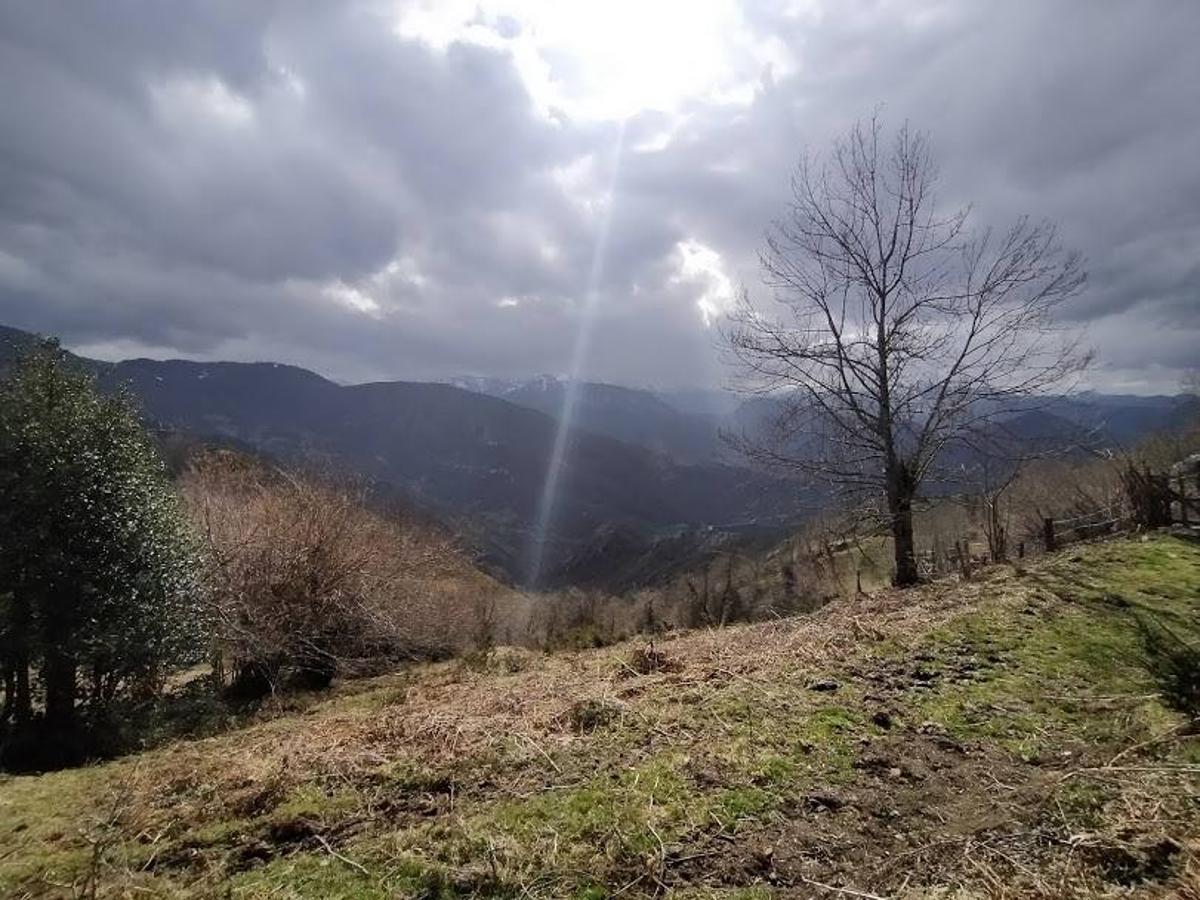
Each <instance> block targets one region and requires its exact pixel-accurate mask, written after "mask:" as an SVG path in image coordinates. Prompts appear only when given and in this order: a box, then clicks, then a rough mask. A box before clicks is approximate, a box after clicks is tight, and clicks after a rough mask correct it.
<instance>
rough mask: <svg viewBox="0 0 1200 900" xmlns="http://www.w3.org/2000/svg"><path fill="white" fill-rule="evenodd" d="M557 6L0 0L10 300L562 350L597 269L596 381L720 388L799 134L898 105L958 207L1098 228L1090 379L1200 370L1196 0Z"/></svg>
mask: <svg viewBox="0 0 1200 900" xmlns="http://www.w3.org/2000/svg"><path fill="white" fill-rule="evenodd" d="M560 7H561V4H553V3H539V2H534V0H488V2H487V3H483V4H475V3H469V4H466V5H462V6H461V8H460V7H459V6H455V5H453V4H424V5H422V4H416V5H413V4H408V5H400V6H397V5H395V4H392V3H384V2H369V0H363V2H353V3H345V4H320V3H309V2H301V3H296V4H283V3H261V4H259V3H255V4H245V3H240V2H234V0H229V2H199V0H190V2H185V0H180V2H178V3H173V4H170V6H169V8H168V7H167V6H164V5H163V4H160V3H155V2H151V0H123V2H119V3H100V2H83V3H77V4H71V5H69V6H64V5H58V4H6V5H5V6H4V7H3V8H2V9H0V79H2V80H3V83H4V84H5V86H6V91H5V92H6V100H5V103H4V104H3V105H0V321H2V322H4V323H6V324H12V325H16V326H18V327H26V328H31V329H34V330H39V331H46V332H56V333H59V334H61V335H62V336H63V338H64V339H65V341H66V342H67V343H68V345H79V346H85V347H88V348H91V349H93V350H94V351H96V352H107V353H109V354H110V355H125V354H128V353H135V352H146V353H153V354H156V355H187V356H193V357H202V358H213V357H223V358H239V359H263V358H269V359H279V360H282V361H287V362H294V363H298V364H302V365H307V366H309V367H312V368H315V369H317V370H319V371H323V372H326V373H328V374H330V375H332V376H334V377H338V378H341V379H346V380H358V379H367V378H384V377H387V378H404V377H407V378H437V377H445V376H447V375H450V374H456V373H463V372H475V373H481V374H494V375H514V376H515V375H528V374H534V373H536V372H540V371H551V372H556V371H564V370H566V369H567V367H568V366H569V365H570V358H569V357H570V352H571V347H572V346H573V344H574V338H575V334H576V332H577V331H578V329H579V328H580V327H581V324H582V323H581V318H582V317H583V316H584V315H586V310H587V308H588V304H587V303H586V298H587V297H588V295H589V291H590V290H591V288H592V287H593V284H592V282H593V281H594V282H595V285H594V286H595V288H596V291H597V294H596V297H597V302H596V304H595V311H594V315H595V323H594V332H593V335H592V339H591V341H590V344H589V347H590V352H589V359H588V362H587V373H588V374H590V375H591V376H592V377H597V378H604V379H608V380H614V381H620V382H625V383H649V384H660V385H664V386H669V385H688V384H697V383H706V384H708V383H716V382H720V381H722V380H723V378H724V375H723V372H722V370H721V367H720V362H719V358H718V357H719V354H718V353H717V348H716V347H715V346H714V340H713V332H712V329H711V327H710V326H711V322H712V320H713V318H714V316H715V315H716V314H717V313H718V312H719V311H720V308H721V306H722V304H723V302H724V300H723V299H722V298H723V297H724V296H725V295H726V294H727V293H728V292H729V291H730V290H731V289H732V288H734V287H735V286H736V285H737V284H738V283H739V282H746V283H747V284H748V285H750V286H751V287H754V286H755V284H756V283H757V280H758V275H757V268H756V257H755V253H756V249H757V247H758V245H759V243H760V241H761V236H762V233H763V230H764V228H765V226H766V225H767V223H768V222H769V221H770V220H771V219H772V218H773V217H774V216H776V215H778V214H779V212H780V211H781V209H782V206H783V203H784V202H785V200H786V194H787V179H788V174H789V171H790V169H791V167H792V166H793V165H794V163H795V161H796V159H797V157H798V154H799V153H800V151H801V150H802V149H803V148H804V147H806V146H807V147H811V148H813V149H816V150H820V149H822V148H823V147H825V146H827V144H828V142H829V141H830V139H831V138H832V137H833V136H834V135H835V134H837V133H838V132H840V131H841V130H843V129H844V128H845V127H846V125H847V124H849V123H850V122H851V121H852V120H854V119H855V118H858V117H861V116H862V115H865V114H869V113H870V112H871V111H872V110H873V109H875V108H877V107H879V106H880V104H882V109H883V111H884V115H885V117H886V118H887V120H888V121H890V122H898V121H900V120H902V119H906V118H907V119H909V120H911V121H912V123H913V124H914V125H916V126H917V127H920V128H922V129H926V130H928V131H929V132H931V135H932V138H933V141H934V145H935V148H936V149H937V151H938V155H939V158H940V160H941V164H942V174H943V179H942V185H941V187H942V190H941V196H942V198H943V200H944V201H945V202H946V203H947V204H957V203H961V202H967V201H971V202H973V203H974V206H975V209H976V213H977V217H978V219H979V221H980V222H981V223H983V222H994V223H996V224H1000V225H1002V224H1004V223H1005V222H1007V221H1009V220H1010V219H1011V218H1012V217H1013V216H1016V215H1019V214H1022V213H1031V214H1033V215H1035V216H1041V215H1045V216H1049V217H1050V218H1052V219H1054V220H1056V221H1057V222H1058V224H1059V226H1060V232H1061V235H1062V237H1063V240H1064V241H1065V242H1066V243H1068V244H1069V245H1071V246H1074V247H1078V248H1079V249H1081V250H1082V251H1083V252H1084V253H1085V254H1086V256H1087V257H1088V260H1089V268H1090V271H1091V281H1090V285H1089V288H1088V290H1087V292H1086V293H1085V294H1083V295H1081V296H1080V297H1078V298H1077V299H1076V300H1075V301H1073V303H1072V305H1071V307H1070V308H1069V310H1068V311H1067V313H1068V315H1069V317H1070V319H1071V320H1072V321H1073V322H1075V323H1078V324H1079V325H1080V326H1086V327H1087V328H1088V331H1089V338H1090V340H1091V341H1092V342H1093V343H1094V344H1095V345H1096V346H1097V349H1098V350H1099V353H1100V365H1099V367H1098V368H1097V370H1096V371H1095V373H1094V376H1093V377H1094V379H1095V383H1096V384H1097V385H1098V386H1101V387H1105V386H1126V387H1128V386H1130V385H1135V386H1136V387H1137V389H1139V390H1164V389H1172V388H1173V386H1174V384H1176V383H1177V382H1178V379H1179V377H1180V374H1181V373H1182V371H1183V370H1184V369H1185V368H1187V367H1189V366H1192V367H1194V366H1195V365H1196V364H1197V359H1196V354H1195V351H1194V349H1193V348H1194V347H1196V346H1200V264H1198V263H1197V259H1196V254H1195V248H1196V247H1197V246H1200V169H1197V167H1196V166H1195V163H1194V160H1195V159H1196V158H1200V120H1197V118H1196V117H1195V116H1194V115H1193V112H1192V105H1193V100H1192V96H1191V95H1192V93H1193V91H1194V86H1195V84H1197V83H1200V51H1198V50H1197V49H1196V48H1195V46H1194V41H1193V40H1192V35H1194V34H1195V33H1196V32H1197V29H1198V28H1200V7H1197V6H1196V5H1195V4H1194V3H1189V2H1184V0H1179V2H1165V3H1163V4H1161V5H1159V6H1156V7H1155V10H1154V14H1153V15H1150V14H1148V13H1147V12H1146V11H1145V10H1144V9H1140V8H1137V7H1135V6H1133V5H1126V4H1109V3H1095V2H1073V3H1065V4H1044V3H1036V2H1032V0H1028V2H1016V3H1008V4H976V3H971V2H966V0H962V2H950V0H927V2H923V3H913V2H900V0H880V2H876V3H872V4H869V5H854V4H842V3H834V2H832V0H830V2H811V3H796V2H786V3H785V2H782V0H780V2H774V0H747V2H745V3H742V4H735V3H733V2H726V0H714V2H713V3H711V4H701V5H700V6H697V5H695V4H688V5H687V8H686V9H683V8H679V9H675V8H674V7H672V6H670V5H669V4H666V5H662V6H661V8H660V7H658V6H656V7H655V9H656V10H657V12H656V13H655V14H654V15H653V16H650V17H649V18H647V16H648V15H649V13H648V12H646V11H645V9H644V7H645V4H615V5H612V6H611V9H609V10H608V12H606V13H603V14H601V13H597V14H596V16H594V17H593V18H594V19H595V21H591V22H590V24H588V23H584V24H586V25H587V27H586V28H581V27H579V26H578V24H577V23H573V20H570V19H566V18H564V17H563V16H562V15H560V14H559V13H557V12H555V10H556V9H559V8H560ZM607 8H608V5H606V9H607ZM643 13H644V14H643ZM689 65H690V66H691V68H687V66H689ZM681 66H683V67H684V68H682V69H681V68H680V67H681ZM614 73H616V74H614ZM617 75H620V76H621V77H619V78H618V77H617ZM619 117H620V119H619ZM618 146H620V147H621V148H622V150H621V152H620V155H619V158H616V156H615V151H616V148H617V147H618ZM610 187H611V188H612V192H611V196H610ZM606 229H607V240H606V242H605V244H604V255H603V259H602V260H600V262H599V264H598V265H597V264H596V261H595V259H594V256H595V249H596V247H597V244H598V242H599V241H600V238H601V235H602V234H603V233H605V230H606ZM1151 348H1152V353H1151V352H1150V351H1151ZM1150 355H1153V357H1154V363H1155V364H1154V366H1153V367H1151V366H1150V365H1149V364H1148V362H1147V360H1146V357H1147V356H1150Z"/></svg>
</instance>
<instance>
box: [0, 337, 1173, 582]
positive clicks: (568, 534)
mask: <svg viewBox="0 0 1200 900" xmlns="http://www.w3.org/2000/svg"><path fill="white" fill-rule="evenodd" d="M34 340H35V337H34V336H33V335H31V334H29V333H27V332H23V331H18V330H16V329H10V328H4V327H2V326H0V369H3V368H4V367H5V366H6V365H9V364H11V362H12V360H13V359H14V358H15V356H16V355H17V354H18V353H19V352H21V351H22V350H23V349H24V348H26V347H28V346H30V345H31V344H32V343H33V341H34ZM77 359H78V358H77ZM78 362H79V364H80V365H83V366H86V367H87V368H89V369H90V370H91V371H93V372H94V373H95V374H96V377H97V379H98V381H99V383H100V385H101V386H102V387H104V388H106V389H115V388H117V387H118V386H125V387H127V388H128V389H129V390H130V391H131V392H132V393H133V394H134V396H135V397H136V398H137V400H138V402H139V403H140V404H141V406H142V408H143V410H144V414H145V416H146V418H147V420H148V422H150V423H151V424H152V425H154V426H155V427H157V428H159V429H165V430H169V431H174V432H184V433H186V434H189V435H193V436H196V437H199V438H203V439H206V440H214V441H223V442H229V443H233V444H236V445H238V446H242V447H246V448H249V449H252V450H254V451H256V452H258V453H262V454H266V455H269V456H271V457H274V458H276V459H279V460H280V461H283V462H286V463H290V464H298V465H303V466H306V467H309V468H316V469H321V470H326V471H332V472H339V473H354V474H356V475H361V476H365V477H367V478H368V479H370V480H371V481H372V482H374V483H375V484H377V485H379V486H380V487H381V488H382V489H384V490H386V491H388V492H390V493H396V494H401V495H403V496H404V497H405V498H407V500H408V501H409V502H410V503H413V504H415V505H417V506H418V507H420V508H421V509H423V510H425V511H428V512H431V513H433V514H435V515H436V516H438V517H439V518H441V519H443V520H445V521H447V522H448V523H450V524H452V525H453V526H454V527H455V528H456V530H458V531H459V533H461V534H464V535H465V536H466V537H467V539H468V540H469V541H470V542H471V543H472V544H473V545H474V546H475V547H476V548H477V550H478V552H479V554H480V557H481V561H483V562H485V563H490V564H491V567H492V568H493V570H494V571H497V570H498V571H499V572H501V573H503V574H506V575H507V576H508V577H509V578H511V579H512V580H514V581H521V580H523V579H524V578H525V577H526V575H527V573H528V572H529V570H530V564H531V554H532V551H533V548H534V546H535V541H537V539H538V538H537V535H535V533H534V532H535V528H536V524H537V522H538V520H539V504H540V502H541V500H542V495H543V492H544V487H545V484H546V479H547V471H548V467H549V463H550V459H551V455H552V452H553V447H554V444H555V439H556V435H557V432H558V428H559V423H558V416H559V415H560V413H561V411H562V409H563V405H564V400H565V399H566V397H567V394H568V391H569V390H572V388H571V387H570V386H569V384H568V383H567V382H566V381H565V380H564V379H560V378H554V377H550V376H542V377H539V378H535V379H530V380H525V381H505V380H501V379H494V378H461V379H455V380H454V381H453V383H428V382H410V381H389V382H377V383H371V384H355V385H341V384H337V383H335V382H333V381H330V380H329V379H326V378H324V377H322V376H320V375H317V374H316V373H314V372H311V371H308V370H306V369H303V368H298V367H295V366H288V365H282V364H277V363H231V362H190V361H184V360H150V359H132V360H126V361H123V362H116V363H108V362H99V361H95V360H86V359H78ZM573 390H574V402H573V410H574V414H573V416H572V423H571V428H570V430H569V432H568V435H567V440H566V444H565V448H564V450H565V452H564V453H563V465H562V469H561V476H560V478H559V481H558V489H557V492H556V496H555V498H554V502H553V506H552V512H551V515H550V517H549V522H548V524H549V527H548V529H547V535H546V540H545V543H544V548H545V549H544V553H545V561H544V564H543V565H542V567H541V568H542V570H543V571H544V572H546V573H548V577H547V578H546V579H545V581H544V583H549V584H554V583H561V582H563V581H565V580H568V579H569V580H571V581H573V582H580V581H583V582H591V583H613V581H614V579H615V580H616V581H618V582H621V583H625V582H627V581H629V580H630V579H631V578H634V577H635V575H636V574H637V573H645V572H649V571H650V570H651V569H654V568H655V567H653V566H648V565H647V563H646V560H647V559H648V558H650V557H649V556H648V553H649V552H650V551H651V550H653V549H654V548H655V547H669V548H670V551H671V553H670V555H671V556H672V557H673V558H679V559H686V558H690V556H691V555H692V554H693V553H694V552H699V550H700V548H703V547H705V546H712V545H713V544H714V543H719V542H720V541H721V540H722V539H723V537H722V536H730V535H740V536H746V535H763V534H770V533H772V532H781V531H783V530H786V529H787V528H788V527H789V526H791V525H794V524H795V523H796V522H797V521H799V519H800V518H802V517H803V515H804V514H805V513H806V511H807V512H811V503H812V501H813V495H812V494H811V493H808V492H805V491H803V490H801V488H800V487H799V486H797V485H796V484H795V483H794V482H791V481H788V480H785V479H783V478H780V477H775V476H773V475H770V474H766V473H763V472H761V471H756V470H754V469H751V468H749V467H747V466H746V465H745V464H744V463H743V462H742V461H741V460H739V459H738V458H737V457H736V456H734V455H733V454H732V453H731V452H730V451H729V449H728V448H727V446H726V444H725V442H724V441H723V440H722V437H721V434H722V432H723V431H740V430H742V429H743V428H746V427H753V423H754V422H755V421H756V420H757V419H759V418H760V417H761V416H764V415H768V414H769V412H770V410H769V408H767V407H769V406H770V403H771V401H770V400H769V399H768V400H765V399H763V398H757V399H754V400H749V401H744V402H743V401H742V400H741V398H737V397H736V396H735V395H730V394H728V393H725V392H720V391H703V390H695V391H688V392H676V393H674V394H671V393H661V392H656V391H651V390H644V389H637V388H629V387H621V386H617V385H611V384H595V383H582V384H579V385H577V386H575V387H574V389H573ZM1196 406H1197V401H1196V398H1183V397H1135V396H1123V395H1104V394H1078V395H1073V396H1071V397H1056V398H1050V399H1049V400H1047V401H1043V402H1042V403H1039V404H1038V407H1039V408H1038V409H1036V410H1030V411H1029V412H1028V413H1025V414H1023V415H1022V416H1021V417H1018V418H1015V419H1013V420H1011V421H1010V422H1009V423H1008V427H1009V428H1010V429H1012V430H1014V431H1017V432H1028V434H1029V435H1030V436H1032V437H1036V438H1038V439H1041V438H1042V437H1044V436H1045V435H1048V434H1054V433H1056V432H1059V433H1064V434H1066V433H1071V434H1083V433H1086V434H1088V435H1089V442H1091V443H1093V444H1095V445H1103V446H1112V445H1128V444H1130V443H1132V442H1134V441H1136V440H1137V439H1138V438H1139V437H1141V436H1144V435H1145V434H1147V433H1149V432H1153V431H1155V430H1159V429H1162V428H1168V427H1173V426H1175V425H1178V424H1181V423H1182V422H1183V420H1184V418H1185V417H1186V416H1187V415H1194V414H1195V412H1196ZM806 501H807V502H806ZM618 551H619V552H618ZM606 560H607V561H611V563H612V565H613V567H615V568H621V567H622V566H625V567H626V568H629V567H632V568H631V569H630V571H628V572H626V571H621V572H618V571H613V572H606V571H605V569H606Z"/></svg>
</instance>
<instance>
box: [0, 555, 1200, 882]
mask: <svg viewBox="0 0 1200 900" xmlns="http://www.w3.org/2000/svg"><path fill="white" fill-rule="evenodd" d="M1198 614H1200V548H1197V547H1196V546H1195V545H1191V544H1187V543H1184V542H1182V541H1178V540H1174V539H1169V538H1153V539H1150V540H1148V541H1144V542H1138V541H1129V542H1120V543H1112V544H1104V545H1095V546H1092V547H1088V548H1085V549H1083V550H1080V551H1079V552H1077V553H1074V554H1073V555H1064V556H1059V557H1056V558H1050V559H1046V560H1043V561H1041V562H1040V563H1039V564H1038V565H1037V566H1036V567H1032V568H1030V569H1029V570H1028V571H1021V570H1017V569H1013V568H1009V567H1002V568H995V569H992V570H988V571H986V572H985V573H983V574H982V576H981V577H980V578H979V579H978V580H976V581H973V582H970V583H964V584H959V583H954V582H947V583H943V584H936V585H931V586H927V587H924V588H921V589H919V590H916V591H909V592H894V591H883V592H879V593H877V594H875V595H873V596H871V597H867V598H860V599H858V600H854V601H838V602H835V603H833V604H831V605H829V606H827V607H825V608H824V609H822V610H821V611H819V612H818V613H816V614H814V615H812V616H808V617H801V618H795V619H789V620H781V621H778V622H774V623H769V624H760V625H751V626H739V627H733V628H728V629H723V630H714V631H704V632H695V633H689V634H683V635H678V636H674V637H671V638H669V639H664V640H661V641H659V642H658V643H657V644H656V645H655V647H654V649H653V653H649V652H647V650H648V648H647V647H646V646H645V645H644V644H643V643H639V642H629V643H626V644H621V645H616V646H614V647H611V648H606V649H603V650H597V651H587V652H580V653H563V654H555V655H549V656H546V655H541V654H534V653H531V652H529V651H523V650H516V649H508V648H501V649H499V650H496V651H493V652H492V653H491V654H489V655H488V656H487V657H481V658H476V659H474V660H473V661H471V663H470V664H467V663H465V662H461V661H457V662H449V663H440V664H435V665H426V666H421V667H418V668H414V669H412V670H410V671H408V672H405V673H401V674H397V675H393V676H387V677H383V678H378V679H374V680H371V681H369V682H359V683H355V684H352V685H348V686H346V687H343V688H340V689H338V690H336V691H335V692H334V693H333V694H332V695H330V696H329V697H328V698H327V699H324V700H320V701H316V702H312V703H310V704H309V705H307V706H306V707H304V708H301V709H297V710H296V711H295V712H292V713H290V714H286V715H282V716H280V717H279V718H276V719H274V720H272V721H268V722H263V723H261V724H258V725H254V726H252V727H248V728H246V729H244V730H241V731H237V732H234V733H229V734H225V735H222V736H219V737H215V738H210V739H207V740H201V741H192V742H180V743H176V744H174V745H172V746H169V747H166V748H163V749H160V750H155V751H152V752H148V753H145V754H143V755H141V756H139V757H133V758H128V759H125V760H121V761H117V762H113V763H108V764H105V765H101V766H96V767H93V768H89V769H83V770H76V771H70V772H62V773H56V774H50V775H44V776H40V777H30V778H26V777H22V778H10V779H7V780H5V781H3V782H0V890H3V891H7V892H8V895H11V896H18V897H20V896H30V897H34V896H38V897H41V896H72V895H81V896H92V895H95V896H114V897H115V896H213V895H218V896H226V895H228V896H235V897H237V896H240V897H257V896H276V897H395V896H414V897H417V896H419V897H454V896H503V897H521V896H533V897H565V896H578V897H608V896H622V897H630V896H654V895H664V894H666V895H670V896H680V897H683V896H696V897H701V896H703V897H717V896H759V895H762V896H769V895H773V894H779V895H786V896H829V897H834V896H859V897H863V896H887V897H925V896H947V897H976V896H982V897H990V896H996V897H999V896H1006V897H1009V896H1030V897H1034V896H1036V897H1066V896H1128V895H1130V894H1132V895H1140V896H1168V895H1172V894H1173V895H1175V896H1192V897H1197V896H1200V893H1197V890H1198V886H1200V881H1198V880H1197V875H1198V873H1200V866H1198V864H1197V861H1196V859H1195V853H1196V852H1197V851H1198V850H1200V844H1198V843H1197V841H1196V837H1197V834H1198V831H1197V825H1198V824H1200V753H1198V752H1197V747H1196V741H1195V740H1194V737H1193V735H1192V732H1191V729H1190V728H1189V727H1188V723H1187V721H1186V720H1185V719H1184V718H1183V717H1182V716H1181V714H1179V713H1177V712H1175V711H1174V710H1172V709H1171V708H1170V707H1169V706H1168V705H1167V704H1166V702H1165V701H1164V700H1163V699H1162V698H1161V696H1160V692H1159V685H1158V684H1157V683H1156V682H1155V681H1154V679H1153V677H1152V675H1151V669H1150V665H1149V663H1150V660H1148V659H1147V652H1148V651H1147V649H1146V646H1145V644H1144V643H1143V640H1142V637H1141V632H1140V631H1139V629H1138V627H1137V621H1138V617H1146V616H1153V617H1156V619H1158V620H1162V621H1169V622H1171V623H1172V624H1173V625H1174V626H1175V627H1177V628H1178V629H1187V628H1191V627H1192V624H1193V623H1195V622H1196V621H1197V616H1198ZM1189 891H1190V892H1191V893H1188V892H1189ZM855 892H857V893H855Z"/></svg>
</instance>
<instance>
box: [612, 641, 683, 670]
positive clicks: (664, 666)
mask: <svg viewBox="0 0 1200 900" xmlns="http://www.w3.org/2000/svg"><path fill="white" fill-rule="evenodd" d="M682 669H683V664H682V663H680V662H679V660H677V659H675V658H673V657H671V656H669V655H668V654H667V653H666V652H665V651H663V650H659V649H658V648H657V647H655V646H654V644H653V642H651V643H649V644H646V645H645V646H644V647H635V648H634V649H633V651H632V652H631V653H630V654H629V658H628V659H627V660H623V661H622V663H621V670H620V673H619V674H622V675H653V674H655V673H656V672H679V671H681V670H682Z"/></svg>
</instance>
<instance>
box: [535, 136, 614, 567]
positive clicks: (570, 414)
mask: <svg viewBox="0 0 1200 900" xmlns="http://www.w3.org/2000/svg"><path fill="white" fill-rule="evenodd" d="M624 148H625V120H624V119H622V120H621V122H620V124H619V126H618V127H617V140H616V143H615V145H614V149H613V158H612V167H611V169H610V175H609V180H608V188H607V190H606V192H605V202H604V209H603V213H602V218H601V220H600V229H599V231H598V232H597V233H596V244H595V246H594V247H593V248H592V265H591V268H590V270H589V272H588V283H587V290H586V291H585V293H584V302H583V310H582V314H581V315H580V317H579V329H578V331H576V332H575V346H574V349H573V350H572V353H571V371H570V373H569V375H568V377H567V383H566V386H565V389H564V391H563V404H562V409H561V410H560V411H559V416H558V429H557V431H555V433H554V448H553V450H552V451H551V453H550V461H549V463H548V464H547V466H546V480H545V481H544V482H543V484H542V493H541V497H540V498H539V500H538V511H537V519H536V520H535V521H534V527H533V533H532V534H531V535H530V542H529V569H528V576H527V577H526V583H527V584H528V586H529V587H531V588H532V587H537V585H538V582H539V581H540V580H541V577H542V566H543V564H544V562H545V557H546V538H547V537H548V535H549V532H550V526H551V524H552V523H553V518H554V507H555V504H556V502H557V500H558V490H559V485H560V483H561V481H562V470H563V466H564V464H565V462H566V453H567V440H568V438H569V437H570V435H571V428H572V426H573V424H574V419H575V405H576V402H577V401H578V399H579V382H580V378H581V377H582V375H583V369H584V366H585V365H586V364H587V356H588V349H589V347H590V345H591V339H592V326H593V325H594V323H595V318H596V309H597V307H598V305H599V301H600V277H601V275H602V274H603V272H604V258H605V255H606V252H607V249H608V235H609V230H610V229H611V227H612V217H613V207H614V206H615V204H616V189H617V177H618V175H619V173H620V169H621V156H622V153H623V152H624Z"/></svg>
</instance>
